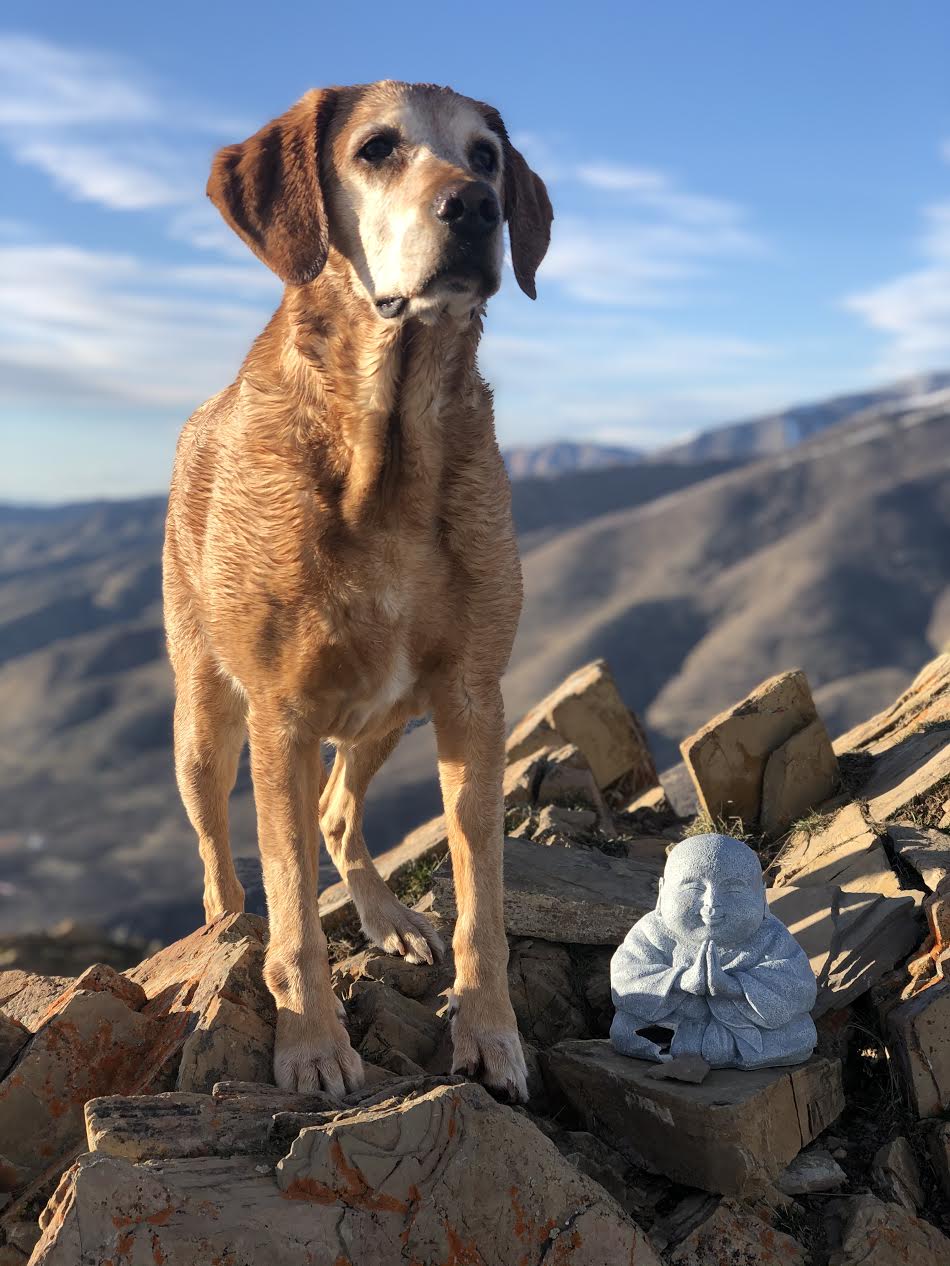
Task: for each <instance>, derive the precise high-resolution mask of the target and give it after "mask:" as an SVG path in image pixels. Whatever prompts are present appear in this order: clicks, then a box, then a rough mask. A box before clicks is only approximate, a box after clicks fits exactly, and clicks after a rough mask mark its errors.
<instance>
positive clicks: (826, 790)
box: [759, 717, 839, 839]
mask: <svg viewBox="0 0 950 1266" xmlns="http://www.w3.org/2000/svg"><path fill="white" fill-rule="evenodd" d="M838 777H839V775H838V758H837V757H836V756H835V753H834V749H833V748H832V746H831V739H830V738H829V737H828V731H827V730H826V729H825V723H824V721H822V720H821V719H820V718H819V717H816V718H815V720H814V721H812V722H810V724H808V725H806V726H805V728H804V729H802V730H799V731H798V733H797V734H793V735H792V736H791V738H788V739H786V740H785V742H784V743H782V744H781V746H779V747H777V748H775V750H774V751H773V752H772V753H771V754H770V755H769V757H768V760H767V761H766V762H765V772H764V774H763V776H762V807H761V812H760V814H759V829H760V830H761V832H762V834H763V835H767V836H768V837H769V838H770V839H776V838H777V837H778V836H779V835H781V834H782V832H783V831H786V830H787V829H788V828H789V827H790V826H791V825H792V823H793V822H797V821H798V819H799V818H801V817H802V816H803V815H804V814H805V813H807V812H808V810H809V809H811V808H813V807H814V806H815V805H816V804H821V803H822V801H824V800H827V799H829V797H831V796H833V795H834V792H835V788H836V787H837V785H838Z"/></svg>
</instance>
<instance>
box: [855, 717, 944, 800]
mask: <svg viewBox="0 0 950 1266" xmlns="http://www.w3.org/2000/svg"><path fill="white" fill-rule="evenodd" d="M947 778H950V726H947V725H941V726H936V727H935V728H933V729H925V730H921V731H918V732H917V733H915V734H909V735H907V736H906V737H905V738H902V739H901V740H900V741H899V742H896V743H894V744H893V745H892V746H890V747H888V748H887V749H886V750H885V751H884V752H882V753H881V755H879V756H878V757H877V759H876V760H875V762H874V768H873V769H872V771H871V776H870V778H869V779H868V781H867V782H866V783H865V784H864V785H863V786H862V788H861V797H862V799H863V800H866V801H867V806H868V812H869V813H870V814H871V816H872V817H873V818H874V820H875V821H877V822H886V821H887V820H888V818H892V817H896V816H897V815H899V814H900V813H902V812H903V811H904V810H905V809H906V808H907V806H908V805H909V804H910V803H911V801H913V800H916V799H917V798H918V797H919V796H926V795H929V793H930V792H932V791H933V790H934V788H935V787H937V786H939V784H940V783H942V782H943V781H944V780H945V779H947Z"/></svg>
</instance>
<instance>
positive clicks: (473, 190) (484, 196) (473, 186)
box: [433, 180, 501, 237]
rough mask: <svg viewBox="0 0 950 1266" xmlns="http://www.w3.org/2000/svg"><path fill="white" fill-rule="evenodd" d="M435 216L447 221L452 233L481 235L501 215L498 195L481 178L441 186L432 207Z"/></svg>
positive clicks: (487, 230) (491, 227) (444, 222)
mask: <svg viewBox="0 0 950 1266" xmlns="http://www.w3.org/2000/svg"><path fill="white" fill-rule="evenodd" d="M433 210H434V211H435V215H436V219H438V220H441V221H442V223H443V224H447V225H448V227H449V228H450V229H451V230H452V232H453V233H459V234H461V235H463V236H465V237H484V236H485V234H487V233H490V232H491V230H492V229H494V228H495V227H496V226H497V224H498V221H499V220H500V219H501V207H500V206H499V205H498V195H497V194H496V193H495V191H494V189H493V188H492V187H491V185H489V184H486V183H485V181H484V180H471V181H469V182H468V183H467V184H463V185H453V186H451V187H450V188H448V189H443V190H442V191H441V192H440V193H439V195H438V196H437V198H436V200H435V204H434V207H433Z"/></svg>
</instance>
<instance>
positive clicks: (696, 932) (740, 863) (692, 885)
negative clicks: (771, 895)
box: [657, 835, 767, 949]
mask: <svg viewBox="0 0 950 1266" xmlns="http://www.w3.org/2000/svg"><path fill="white" fill-rule="evenodd" d="M657 909H658V910H659V913H660V917H661V918H662V919H663V921H664V923H665V924H666V925H667V927H668V928H669V930H670V931H671V933H672V934H673V936H674V937H675V938H676V939H677V940H678V941H705V940H712V941H714V942H715V943H716V945H719V946H721V947H722V948H729V949H733V948H737V947H739V946H741V945H744V944H746V943H747V942H748V941H749V940H751V938H752V937H753V936H754V935H755V933H756V931H757V930H758V928H759V926H760V925H761V923H762V920H763V919H764V918H765V915H766V910H767V907H766V904H765V884H764V881H763V879H762V867H761V865H760V864H759V859H758V857H757V856H756V855H755V853H754V852H753V851H752V849H751V848H749V847H748V845H746V844H743V843H742V842H741V841H740V840H734V839H733V838H732V837H731V836H729V835H694V836H693V837H692V838H691V839H687V840H683V842H682V843H681V844H677V845H676V847H675V848H674V849H673V850H672V851H671V852H670V855H669V857H668V858H667V860H666V867H665V869H664V871H663V878H662V879H661V881H660V900H659V904H658V906H657Z"/></svg>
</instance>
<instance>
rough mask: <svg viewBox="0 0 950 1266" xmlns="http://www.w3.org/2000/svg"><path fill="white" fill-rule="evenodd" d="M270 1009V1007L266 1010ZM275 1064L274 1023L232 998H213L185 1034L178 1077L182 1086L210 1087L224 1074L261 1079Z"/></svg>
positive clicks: (269, 1072)
mask: <svg viewBox="0 0 950 1266" xmlns="http://www.w3.org/2000/svg"><path fill="white" fill-rule="evenodd" d="M269 1012H270V1008H269V1007H268V1008H266V1011H265V1014H268V1013H269ZM273 1066H274V1024H273V1021H272V1020H270V1019H269V1018H268V1019H262V1018H261V1017H260V1016H259V1015H258V1014H257V1012H256V1011H254V1010H252V1009H251V1008H250V1007H248V1006H242V1005H241V1004H240V1003H237V1002H233V1001H232V1000H231V999H230V998H228V997H225V996H219V997H217V998H213V999H212V1000H211V1001H210V1002H209V1003H208V1005H207V1006H206V1007H205V1008H204V1009H203V1010H202V1012H201V1014H200V1016H199V1018H198V1023H197V1026H196V1027H195V1029H194V1031H193V1032H192V1033H190V1034H189V1035H188V1037H186V1038H185V1041H184V1044H183V1045H182V1048H181V1062H180V1063H179V1065H178V1077H177V1079H176V1081H175V1084H176V1086H177V1087H178V1089H179V1090H191V1091H199V1092H200V1091H205V1092H207V1091H210V1090H211V1088H212V1086H213V1085H214V1084H215V1082H217V1081H220V1080H221V1079H222V1078H227V1077H233V1078H238V1079H240V1078H246V1079H247V1080H249V1081H250V1080H260V1081H263V1080H264V1079H265V1078H267V1077H270V1076H271V1074H272V1070H273Z"/></svg>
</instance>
